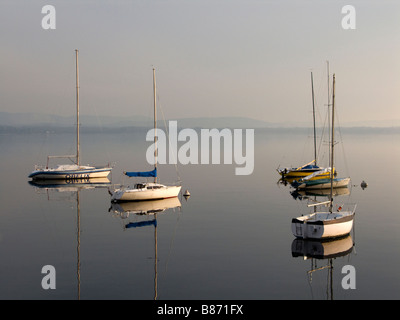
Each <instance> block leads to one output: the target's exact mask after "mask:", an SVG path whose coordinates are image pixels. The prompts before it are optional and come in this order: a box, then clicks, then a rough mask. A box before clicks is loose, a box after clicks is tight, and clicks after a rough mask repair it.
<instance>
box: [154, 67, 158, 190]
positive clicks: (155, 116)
mask: <svg viewBox="0 0 400 320" xmlns="http://www.w3.org/2000/svg"><path fill="white" fill-rule="evenodd" d="M153 91H154V168H155V169H157V155H158V149H157V110H156V108H157V107H156V100H157V99H156V69H155V68H153ZM156 182H157V175H156V176H155V177H154V183H156Z"/></svg>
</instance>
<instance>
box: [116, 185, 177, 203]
mask: <svg viewBox="0 0 400 320" xmlns="http://www.w3.org/2000/svg"><path fill="white" fill-rule="evenodd" d="M180 191H181V186H163V185H161V187H160V188H157V189H156V188H148V187H145V188H133V189H118V190H115V192H114V193H113V195H112V197H111V200H112V201H143V200H158V199H167V198H173V197H177V196H178V195H179V192H180Z"/></svg>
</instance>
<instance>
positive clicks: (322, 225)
mask: <svg viewBox="0 0 400 320" xmlns="http://www.w3.org/2000/svg"><path fill="white" fill-rule="evenodd" d="M353 222H354V211H344V212H333V213H329V212H317V213H313V214H309V215H306V216H301V217H297V218H295V219H292V233H293V235H294V236H295V237H297V238H302V239H332V238H339V237H344V236H346V235H348V234H349V233H350V231H351V229H352V227H353Z"/></svg>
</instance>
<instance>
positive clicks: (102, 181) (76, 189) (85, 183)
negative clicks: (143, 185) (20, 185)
mask: <svg viewBox="0 0 400 320" xmlns="http://www.w3.org/2000/svg"><path fill="white" fill-rule="evenodd" d="M28 183H29V184H30V185H31V186H33V187H35V189H36V190H37V191H38V192H39V193H43V191H44V192H46V194H47V200H48V201H51V200H54V198H53V197H51V196H50V195H51V194H53V193H55V192H56V193H62V194H63V195H64V194H66V195H67V197H68V198H67V199H65V198H61V199H60V197H56V200H64V201H68V200H71V199H70V197H71V196H72V195H75V196H76V198H75V201H76V230H77V231H76V255H77V257H76V260H77V262H76V279H77V280H76V281H77V299H78V300H80V299H81V272H80V270H81V259H80V247H81V208H80V191H82V190H86V189H95V188H108V187H109V186H110V184H111V181H110V180H109V179H108V178H95V179H61V180H34V181H28Z"/></svg>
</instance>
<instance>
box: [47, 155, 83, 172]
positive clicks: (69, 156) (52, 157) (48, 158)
mask: <svg viewBox="0 0 400 320" xmlns="http://www.w3.org/2000/svg"><path fill="white" fill-rule="evenodd" d="M56 158H66V159H70V160H71V161H72V159H71V158H75V159H76V158H77V156H76V155H65V156H47V162H46V169H48V168H49V161H50V159H56Z"/></svg>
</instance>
